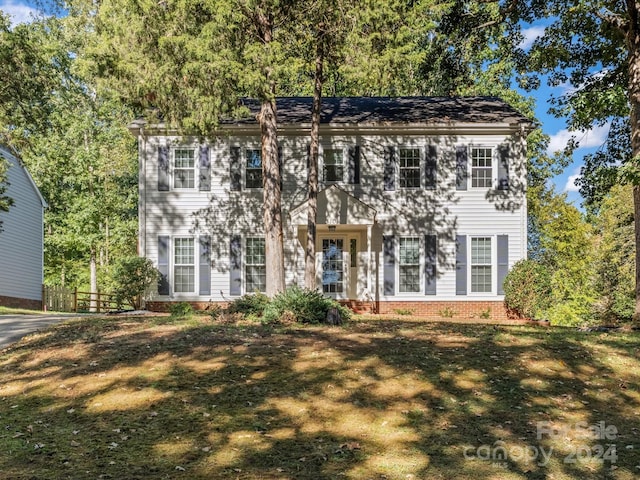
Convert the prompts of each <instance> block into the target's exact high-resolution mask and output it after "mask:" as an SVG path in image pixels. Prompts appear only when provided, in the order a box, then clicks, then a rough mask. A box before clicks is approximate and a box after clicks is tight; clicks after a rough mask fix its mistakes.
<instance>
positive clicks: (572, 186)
mask: <svg viewBox="0 0 640 480" xmlns="http://www.w3.org/2000/svg"><path fill="white" fill-rule="evenodd" d="M581 176H582V175H580V170H577V173H574V174H573V175H569V176H568V177H567V183H566V184H565V186H564V191H565V192H578V191H580V187H578V186H577V185H576V180H577V179H578V178H580V177H581Z"/></svg>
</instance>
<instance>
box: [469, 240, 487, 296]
mask: <svg viewBox="0 0 640 480" xmlns="http://www.w3.org/2000/svg"><path fill="white" fill-rule="evenodd" d="M491 287H492V272H491V238H488V237H481V238H472V239H471V291H472V292H476V293H489V292H491Z"/></svg>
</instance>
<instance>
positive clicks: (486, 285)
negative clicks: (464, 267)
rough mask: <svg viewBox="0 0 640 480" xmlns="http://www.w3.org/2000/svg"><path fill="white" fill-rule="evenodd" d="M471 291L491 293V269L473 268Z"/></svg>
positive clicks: (486, 267)
mask: <svg viewBox="0 0 640 480" xmlns="http://www.w3.org/2000/svg"><path fill="white" fill-rule="evenodd" d="M471 291H472V292H478V293H489V292H491V267H490V266H473V267H471Z"/></svg>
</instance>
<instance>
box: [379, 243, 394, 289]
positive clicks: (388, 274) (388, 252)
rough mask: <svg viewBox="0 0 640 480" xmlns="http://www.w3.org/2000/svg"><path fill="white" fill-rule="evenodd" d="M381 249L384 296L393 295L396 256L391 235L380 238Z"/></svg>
mask: <svg viewBox="0 0 640 480" xmlns="http://www.w3.org/2000/svg"><path fill="white" fill-rule="evenodd" d="M382 249H383V257H384V270H383V281H384V289H383V291H384V294H385V295H395V293H396V255H395V241H394V238H393V235H384V236H383V237H382Z"/></svg>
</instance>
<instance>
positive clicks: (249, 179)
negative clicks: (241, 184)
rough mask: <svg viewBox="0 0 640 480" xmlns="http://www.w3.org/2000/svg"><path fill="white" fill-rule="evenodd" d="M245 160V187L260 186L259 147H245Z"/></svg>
mask: <svg viewBox="0 0 640 480" xmlns="http://www.w3.org/2000/svg"><path fill="white" fill-rule="evenodd" d="M246 160H247V163H246V170H245V182H246V188H262V152H261V151H260V150H259V149H247V150H246Z"/></svg>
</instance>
